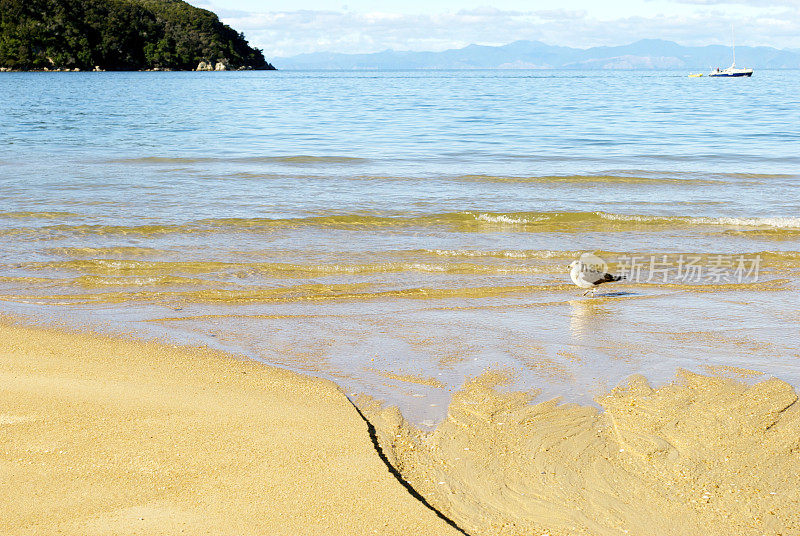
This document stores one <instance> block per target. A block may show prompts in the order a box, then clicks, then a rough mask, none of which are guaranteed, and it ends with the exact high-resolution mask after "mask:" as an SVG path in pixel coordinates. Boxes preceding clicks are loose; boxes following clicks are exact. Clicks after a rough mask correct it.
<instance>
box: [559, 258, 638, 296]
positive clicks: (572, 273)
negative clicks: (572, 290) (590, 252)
mask: <svg viewBox="0 0 800 536" xmlns="http://www.w3.org/2000/svg"><path fill="white" fill-rule="evenodd" d="M569 277H570V279H572V282H573V283H575V284H576V285H578V286H579V287H580V288H585V289H589V290H587V291H586V292H584V293H583V295H584V296H586V295H587V294H589V293H590V292H591V293H592V296H594V291H595V289H596V288H597V287H598V286H600V285H602V284H603V283H609V282H611V281H622V280H623V279H625V276H623V275H612V274H607V273H605V272H603V271H601V270H598V269H597V268H596V266H593V265H591V264H586V263H583V262H581V261H572V262H571V263H570V265H569Z"/></svg>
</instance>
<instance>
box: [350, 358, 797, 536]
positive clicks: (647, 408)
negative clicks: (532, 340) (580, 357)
mask: <svg viewBox="0 0 800 536" xmlns="http://www.w3.org/2000/svg"><path fill="white" fill-rule="evenodd" d="M503 380H504V379H503V378H502V376H500V375H498V374H485V375H483V376H481V377H479V378H477V379H475V380H473V381H472V382H471V383H469V384H468V385H467V386H465V388H464V389H462V390H461V391H460V392H459V393H457V394H456V395H455V396H454V397H453V401H452V402H451V404H450V408H449V411H448V415H447V419H446V420H445V421H444V422H443V423H442V424H441V425H439V427H438V428H437V429H436V430H435V431H433V432H430V433H424V432H421V431H419V430H417V429H415V428H414V427H412V426H410V425H409V424H408V423H407V422H406V421H405V420H404V419H403V417H402V416H401V415H400V413H399V412H398V411H397V410H396V409H395V408H387V409H380V408H379V407H378V406H377V405H375V404H373V405H372V406H371V409H367V412H366V413H367V415H368V417H369V418H370V420H371V421H372V422H373V424H374V425H375V427H376V429H377V430H378V437H379V440H380V443H381V445H382V447H383V449H384V451H385V452H387V456H388V458H389V460H390V461H391V462H392V464H393V465H395V466H396V467H399V468H400V470H401V473H402V474H403V476H404V477H405V479H406V480H408V481H409V482H410V483H411V484H412V485H413V486H414V487H415V488H416V489H417V490H418V491H419V492H420V493H421V494H422V495H423V496H425V497H426V498H427V499H428V501H429V502H430V503H431V504H432V505H433V506H434V507H436V508H437V509H439V511H440V512H442V513H444V514H445V515H446V516H448V517H450V518H451V519H454V520H456V521H457V522H458V523H459V525H460V526H461V527H462V528H463V529H464V530H465V531H466V532H467V533H469V534H471V535H473V536H494V535H504V536H512V535H514V536H517V535H520V536H521V535H529V534H537V535H538V534H548V535H550V536H556V535H558V536H562V535H563V536H567V535H569V536H575V535H592V536H617V535H623V534H627V535H632V536H633V535H640V536H652V535H659V536H664V535H670V536H671V535H676V536H677V535H680V536H696V535H698V534H705V535H718V536H729V535H732V534H737V535H753V536H765V535H770V536H778V535H789V534H798V533H800V516H798V511H800V488H798V475H800V405H799V404H798V403H797V394H796V393H795V391H794V390H793V389H792V387H791V386H790V385H788V384H786V383H784V382H782V381H779V380H777V379H774V378H773V379H768V380H765V381H762V382H760V383H758V384H755V385H753V386H747V385H745V384H743V383H739V382H736V381H734V380H731V379H726V378H719V377H708V376H700V375H696V374H691V373H688V372H681V373H679V377H678V379H677V380H676V381H675V382H673V383H672V384H670V385H667V386H664V387H661V388H659V389H653V388H651V387H650V386H649V385H648V384H647V382H646V381H645V380H644V378H642V377H633V378H631V380H630V382H629V384H628V385H627V386H626V387H624V388H617V389H614V390H613V391H612V392H611V393H609V394H607V395H606V396H603V397H600V398H599V399H598V402H599V403H600V405H601V406H602V408H603V410H602V411H600V410H598V409H596V408H594V407H588V406H581V405H577V404H558V403H557V402H555V401H552V400H551V401H541V402H539V403H532V398H533V397H532V395H530V394H525V393H519V392H516V393H514V392H511V393H504V392H502V391H498V390H497V389H496V387H497V386H498V384H501V383H502V382H503ZM362 404H363V405H364V406H365V407H366V408H370V404H369V402H368V401H362Z"/></svg>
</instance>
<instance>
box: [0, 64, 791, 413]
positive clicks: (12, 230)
mask: <svg viewBox="0 0 800 536" xmlns="http://www.w3.org/2000/svg"><path fill="white" fill-rule="evenodd" d="M799 75H800V73H798V72H796V71H758V72H756V74H755V75H754V76H753V78H750V79H706V78H701V79H696V78H687V77H686V76H685V73H678V72H662V73H658V72H586V73H583V72H566V71H404V72H250V73H248V72H245V73H238V72H237V73H227V72H223V73H2V74H0V95H2V99H0V118H2V121H0V311H3V312H6V313H13V314H15V315H25V316H27V317H29V318H31V319H35V320H38V321H45V322H52V321H56V320H58V321H63V322H66V323H67V324H68V325H70V326H74V327H91V328H94V329H101V330H109V331H114V332H128V333H133V334H135V335H138V336H142V337H159V338H162V339H165V340H168V341H173V342H175V343H182V344H207V345H212V346H215V347H218V348H222V349H225V350H228V351H231V352H234V353H236V354H239V355H244V356H247V357H250V358H253V359H258V360H262V361H264V362H265V363H269V364H274V365H278V366H281V367H288V368H291V369H293V370H298V371H303V372H308V373H311V374H317V375H321V376H324V377H328V378H331V379H333V380H334V381H336V382H337V383H339V384H340V385H341V386H342V387H343V388H344V389H345V390H346V392H348V393H367V394H370V395H373V396H376V397H378V398H380V399H382V400H385V401H387V402H390V403H393V404H399V405H400V406H401V408H402V409H403V410H404V412H406V413H407V414H408V415H410V416H411V417H412V418H413V419H415V420H417V421H418V422H435V421H436V420H437V419H438V418H440V417H441V416H442V415H443V412H444V408H445V405H446V403H447V398H448V394H449V392H450V391H451V390H454V389H457V388H458V387H459V386H461V385H462V384H463V382H464V381H465V379H466V378H469V377H472V376H475V375H478V374H480V373H481V372H483V371H485V370H495V369H501V370H504V371H506V372H507V373H509V374H510V375H511V377H512V378H513V387H514V388H521V389H539V390H541V391H542V396H546V397H550V396H562V397H564V399H566V400H569V401H577V402H584V403H590V402H591V399H592V398H593V397H594V396H596V395H597V394H599V393H602V392H603V391H605V390H607V389H609V388H611V387H613V386H615V385H617V384H618V383H619V382H621V381H623V380H624V379H625V378H627V377H628V376H630V375H631V374H635V373H638V374H643V375H644V376H645V377H647V378H648V379H650V380H651V381H653V382H655V383H663V382H666V381H669V380H670V379H672V378H673V377H674V374H675V371H676V369H678V368H687V369H690V370H694V371H697V372H703V373H713V374H733V375H736V376H737V377H743V378H756V379H757V378H761V377H764V376H762V375H759V374H765V375H774V376H777V377H779V378H781V379H783V380H786V381H788V382H790V383H792V384H793V385H795V386H800V310H799V309H800V308H799V307H798V306H799V305H800V300H799V299H798V297H799V296H800V295H799V294H798V289H799V288H800V285H798V282H797V277H798V275H800V81H799V80H800V76H799ZM585 252H593V253H594V254H595V255H597V256H598V257H599V258H600V259H601V260H602V261H603V262H605V263H607V264H606V265H605V267H606V268H607V269H608V270H609V271H611V272H614V273H624V275H626V276H627V280H626V281H623V282H622V283H615V284H613V286H612V285H608V288H607V289H606V288H603V287H601V288H600V289H599V290H598V292H597V295H595V296H594V297H591V296H583V295H582V294H583V291H582V290H581V289H578V288H577V287H574V286H573V285H572V284H571V282H570V279H569V274H568V267H567V266H568V265H569V263H570V262H571V261H572V260H575V259H577V258H578V257H579V256H580V255H581V254H582V253H585Z"/></svg>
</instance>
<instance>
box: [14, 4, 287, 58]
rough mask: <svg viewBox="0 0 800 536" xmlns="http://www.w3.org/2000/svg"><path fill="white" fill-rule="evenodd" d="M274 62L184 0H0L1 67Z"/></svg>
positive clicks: (212, 17) (202, 10) (234, 31)
mask: <svg viewBox="0 0 800 536" xmlns="http://www.w3.org/2000/svg"><path fill="white" fill-rule="evenodd" d="M199 65H200V66H201V68H203V69H207V70H213V69H214V68H216V69H218V70H221V69H226V70H227V69H274V67H273V66H272V65H271V64H269V63H268V62H267V61H266V60H265V59H264V55H263V53H262V51H261V50H259V49H256V48H253V47H251V46H250V45H249V44H248V43H247V41H246V40H245V38H244V35H243V34H241V33H239V32H237V31H236V30H234V29H233V28H231V27H230V26H227V25H226V24H223V23H222V22H221V21H220V20H219V18H218V17H217V15H216V14H214V13H212V12H211V11H208V10H205V9H200V8H196V7H194V6H192V5H190V4H188V3H186V2H183V1H182V0H0V68H2V69H3V70H22V71H25V70H93V69H94V70H194V69H197V68H198V66H199Z"/></svg>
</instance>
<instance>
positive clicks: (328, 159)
mask: <svg viewBox="0 0 800 536" xmlns="http://www.w3.org/2000/svg"><path fill="white" fill-rule="evenodd" d="M368 161H369V160H368V159H366V158H359V157H351V156H312V155H294V156H245V157H231V158H224V157H163V156H145V157H140V158H118V159H112V160H107V162H108V163H111V164H206V163H241V164H247V163H254V164H257V163H270V162H276V163H284V164H360V163H364V162H368Z"/></svg>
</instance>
